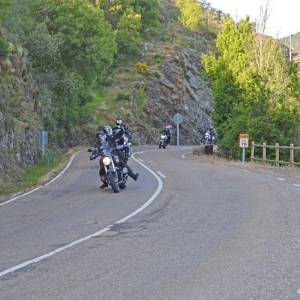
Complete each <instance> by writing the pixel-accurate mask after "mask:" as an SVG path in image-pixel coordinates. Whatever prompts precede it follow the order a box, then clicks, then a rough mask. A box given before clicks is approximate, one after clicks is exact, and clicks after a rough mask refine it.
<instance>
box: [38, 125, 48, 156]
mask: <svg viewBox="0 0 300 300" xmlns="http://www.w3.org/2000/svg"><path fill="white" fill-rule="evenodd" d="M47 144H48V132H47V131H45V130H44V129H41V130H40V132H39V148H40V151H41V154H42V157H44V155H45V148H46V145H47Z"/></svg>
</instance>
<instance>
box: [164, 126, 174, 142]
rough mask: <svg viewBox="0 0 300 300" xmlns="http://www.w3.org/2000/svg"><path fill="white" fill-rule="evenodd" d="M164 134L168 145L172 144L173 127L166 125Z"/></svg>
mask: <svg viewBox="0 0 300 300" xmlns="http://www.w3.org/2000/svg"><path fill="white" fill-rule="evenodd" d="M162 134H165V135H166V136H167V140H166V144H167V145H168V144H170V140H171V134H172V126H171V125H166V126H165V128H164V129H163V132H162Z"/></svg>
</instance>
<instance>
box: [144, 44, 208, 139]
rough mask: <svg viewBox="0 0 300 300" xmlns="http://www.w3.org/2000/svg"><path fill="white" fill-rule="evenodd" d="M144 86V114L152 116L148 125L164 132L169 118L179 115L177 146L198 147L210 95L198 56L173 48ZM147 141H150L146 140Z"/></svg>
mask: <svg viewBox="0 0 300 300" xmlns="http://www.w3.org/2000/svg"><path fill="white" fill-rule="evenodd" d="M156 50H157V49H156ZM145 83H146V91H147V95H148V101H147V103H146V105H145V107H144V110H145V112H146V114H147V115H148V116H151V117H150V118H149V123H151V124H152V126H154V127H156V128H163V126H164V125H166V124H168V123H172V117H173V116H174V114H175V113H176V112H178V113H180V114H181V115H182V116H183V123H182V124H181V138H180V142H181V143H182V144H196V143H199V142H200V139H201V137H202V135H203V133H204V131H205V129H206V127H207V125H208V124H209V122H210V117H209V114H210V113H211V111H212V109H211V104H212V93H211V90H210V89H209V87H208V86H207V83H206V81H205V80H204V75H203V71H202V66H201V63H200V57H199V52H198V51H196V50H192V49H187V48H181V47H174V48H173V49H171V50H169V53H168V54H166V55H165V57H164V63H163V64H161V65H160V66H159V67H157V69H156V72H155V76H154V77H150V78H148V79H146V80H145ZM173 126H174V129H175V125H174V124H173ZM174 133H175V130H174ZM148 140H149V141H152V140H153V139H152V140H151V138H150V137H149V139H148ZM154 141H155V140H153V142H154ZM174 142H175V141H174Z"/></svg>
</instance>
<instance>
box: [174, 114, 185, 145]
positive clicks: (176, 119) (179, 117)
mask: <svg viewBox="0 0 300 300" xmlns="http://www.w3.org/2000/svg"><path fill="white" fill-rule="evenodd" d="M172 121H173V123H175V124H176V129H177V146H179V125H180V124H181V123H182V121H183V117H182V115H181V114H180V113H176V114H175V115H174V116H173V119H172Z"/></svg>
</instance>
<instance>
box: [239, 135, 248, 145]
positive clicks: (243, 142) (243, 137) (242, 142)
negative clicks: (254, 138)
mask: <svg viewBox="0 0 300 300" xmlns="http://www.w3.org/2000/svg"><path fill="white" fill-rule="evenodd" d="M248 146H249V134H245V133H241V134H240V148H248Z"/></svg>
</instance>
